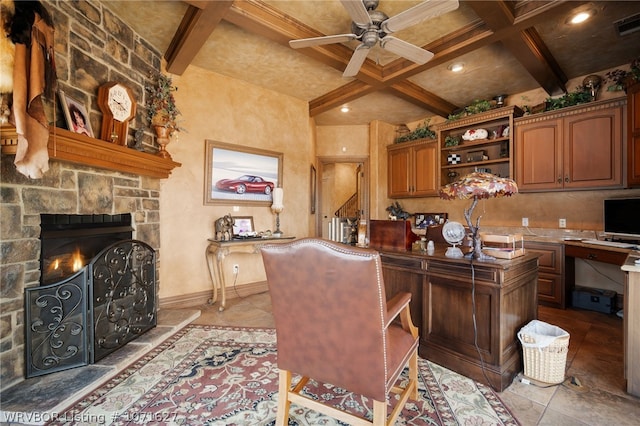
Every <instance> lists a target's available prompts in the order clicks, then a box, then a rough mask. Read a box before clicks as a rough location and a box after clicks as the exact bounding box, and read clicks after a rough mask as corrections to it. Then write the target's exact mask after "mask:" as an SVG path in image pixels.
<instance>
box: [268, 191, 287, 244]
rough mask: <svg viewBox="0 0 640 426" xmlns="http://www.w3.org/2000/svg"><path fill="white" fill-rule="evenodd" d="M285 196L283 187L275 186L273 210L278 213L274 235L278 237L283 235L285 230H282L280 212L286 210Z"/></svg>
mask: <svg viewBox="0 0 640 426" xmlns="http://www.w3.org/2000/svg"><path fill="white" fill-rule="evenodd" d="M283 197H284V192H283V191H282V188H274V190H273V204H271V211H272V212H274V213H275V214H276V230H275V231H274V233H273V236H274V237H276V238H280V237H282V235H283V232H282V231H281V230H280V212H281V211H282V210H284V205H283V204H282V198H283Z"/></svg>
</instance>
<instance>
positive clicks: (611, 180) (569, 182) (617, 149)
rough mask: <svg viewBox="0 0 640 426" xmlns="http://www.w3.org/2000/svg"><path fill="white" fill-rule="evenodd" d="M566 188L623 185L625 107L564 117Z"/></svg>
mask: <svg viewBox="0 0 640 426" xmlns="http://www.w3.org/2000/svg"><path fill="white" fill-rule="evenodd" d="M563 127H564V176H563V178H564V187H565V188H592V187H597V188H603V187H612V186H621V185H622V107H617V108H610V109H604V110H600V111H592V112H585V113H583V114H577V115H574V116H569V117H565V118H564V123H563Z"/></svg>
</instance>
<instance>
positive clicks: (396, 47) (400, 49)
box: [380, 36, 433, 65]
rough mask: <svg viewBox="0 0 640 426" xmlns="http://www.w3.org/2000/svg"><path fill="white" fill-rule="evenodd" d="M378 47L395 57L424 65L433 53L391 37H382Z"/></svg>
mask: <svg viewBox="0 0 640 426" xmlns="http://www.w3.org/2000/svg"><path fill="white" fill-rule="evenodd" d="M380 46H381V47H382V48H383V49H386V50H388V51H390V52H393V53H395V54H396V55H399V56H402V57H403V58H406V59H408V60H410V61H413V62H415V63H417V64H420V65H422V64H426V63H427V62H429V61H430V60H431V58H433V53H431V52H429V51H428V50H424V49H423V48H421V47H418V46H416V45H414V44H411V43H407V42H406V41H404V40H400V39H399V38H395V37H392V36H386V37H383V38H382V39H381V40H380Z"/></svg>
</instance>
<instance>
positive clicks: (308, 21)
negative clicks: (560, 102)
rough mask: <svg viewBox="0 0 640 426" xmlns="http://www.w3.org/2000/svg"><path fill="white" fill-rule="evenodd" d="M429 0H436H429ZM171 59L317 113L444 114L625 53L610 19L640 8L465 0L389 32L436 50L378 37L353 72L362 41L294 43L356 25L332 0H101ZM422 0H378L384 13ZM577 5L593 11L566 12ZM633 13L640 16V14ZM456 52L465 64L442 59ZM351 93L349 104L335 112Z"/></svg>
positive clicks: (324, 116) (401, 118) (335, 117)
mask: <svg viewBox="0 0 640 426" xmlns="http://www.w3.org/2000/svg"><path fill="white" fill-rule="evenodd" d="M429 1H436V0H429ZM106 3H107V6H108V7H110V8H111V9H112V10H113V11H114V12H115V13H116V14H117V15H118V16H119V17H120V18H122V19H123V20H124V21H125V22H126V24H127V25H129V26H130V27H132V28H133V29H134V30H135V31H136V32H137V33H139V34H140V35H141V36H142V37H143V38H144V39H146V40H147V41H148V42H149V43H151V44H152V45H153V46H154V47H156V48H157V49H158V50H160V51H161V52H164V55H165V58H166V59H167V63H168V66H167V70H168V71H169V72H170V73H174V74H178V75H180V74H182V73H183V72H184V70H185V69H186V68H187V66H188V65H194V66H197V67H201V68H203V69H207V70H210V71H213V72H216V73H219V74H223V75H227V76H230V77H234V78H238V79H241V80H246V81H248V82H251V83H253V84H257V85H259V86H263V87H265V88H267V89H271V90H274V91H277V92H280V93H284V94H287V95H290V96H293V97H296V98H299V99H303V100H305V101H308V102H309V114H310V116H312V117H314V118H315V119H316V122H317V124H319V125H341V124H344V125H348V124H366V123H369V122H370V121H372V120H376V119H380V120H383V121H386V122H390V123H398V124H399V123H405V122H411V121H416V120H419V119H422V118H424V117H427V116H431V115H434V114H437V115H442V116H445V117H446V116H447V115H448V114H450V113H451V112H452V111H454V110H455V109H457V108H459V107H463V106H465V105H468V104H470V103H471V102H473V100H475V99H492V98H493V97H494V96H496V95H499V94H507V95H508V94H514V93H521V92H525V91H528V90H532V89H535V88H537V87H542V88H544V89H545V90H546V92H547V93H548V94H549V96H555V95H561V94H562V93H563V92H564V91H565V90H569V91H571V90H574V89H575V87H567V85H566V82H567V81H568V80H569V79H571V78H575V77H579V76H582V75H586V74H589V73H593V72H597V71H601V70H604V69H608V68H613V67H618V66H623V65H625V64H628V63H629V62H630V61H631V60H632V59H633V58H634V57H637V56H638V55H639V54H640V31H636V32H631V33H629V34H627V35H622V36H621V35H619V34H618V32H617V31H616V28H615V25H614V23H615V22H616V21H620V20H623V19H626V18H629V17H631V16H633V15H636V14H638V13H640V2H638V1H594V2H584V1H553V2H551V1H533V0H524V1H503V0H490V1H465V0H460V2H459V7H458V8H457V9H456V10H455V11H453V12H449V13H447V14H444V15H441V16H439V17H436V18H432V19H428V20H426V21H424V22H422V23H420V24H417V25H414V26H412V27H409V28H407V29H404V30H402V31H398V32H396V33H394V34H393V35H394V37H397V38H399V39H402V40H404V41H407V42H409V43H412V44H415V45H417V46H420V47H423V48H425V49H427V50H429V51H431V52H433V53H434V54H435V56H434V57H433V59H432V60H431V61H429V62H427V63H426V64H424V65H418V64H414V63H413V62H410V61H408V60H405V59H403V58H401V57H399V56H397V55H394V54H392V53H390V52H389V51H387V50H383V49H381V48H380V47H379V46H376V47H374V48H372V49H371V51H370V53H369V55H368V57H367V60H366V61H365V63H364V65H363V67H362V68H361V69H360V72H359V73H358V75H357V76H355V77H351V78H344V77H343V76H342V73H343V71H344V69H345V67H346V66H347V64H348V62H349V59H350V58H351V55H352V53H353V49H354V48H355V47H356V46H358V44H359V43H358V42H357V41H353V42H349V43H343V44H330V45H324V46H318V47H313V48H304V49H292V48H291V47H290V46H289V44H288V42H289V40H292V39H299V38H308V37H318V36H324V35H334V34H344V33H350V32H351V18H350V16H349V14H348V13H347V11H346V9H345V8H344V7H343V5H342V3H341V2H340V1H339V0H262V1H261V0H228V1H227V0H217V1H207V0H202V1H199V0H189V1H107V2H106ZM418 3H420V0H396V1H394V0H380V2H379V5H378V7H377V10H380V11H383V12H384V13H385V14H386V15H388V16H395V15H397V14H398V13H400V12H402V11H404V10H406V9H408V8H410V7H412V6H415V5H416V4H418ZM579 10H590V11H591V12H592V13H595V15H594V16H593V17H592V18H591V19H590V20H588V21H586V22H585V23H583V24H581V25H571V24H569V23H568V18H569V16H570V15H571V14H572V13H574V12H576V11H579ZM638 25H640V24H638ZM457 62H462V63H464V65H465V69H464V71H462V72H461V73H458V74H455V73H452V72H451V71H450V70H449V69H448V67H449V66H450V65H451V64H453V63H457ZM343 105H348V106H349V108H350V112H349V113H347V114H345V113H342V112H340V107H342V106H343Z"/></svg>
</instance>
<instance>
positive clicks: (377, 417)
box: [373, 399, 387, 426]
mask: <svg viewBox="0 0 640 426" xmlns="http://www.w3.org/2000/svg"><path fill="white" fill-rule="evenodd" d="M386 424H387V401H376V400H375V399H374V400H373V426H384V425H386Z"/></svg>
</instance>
